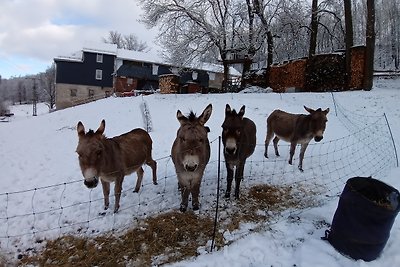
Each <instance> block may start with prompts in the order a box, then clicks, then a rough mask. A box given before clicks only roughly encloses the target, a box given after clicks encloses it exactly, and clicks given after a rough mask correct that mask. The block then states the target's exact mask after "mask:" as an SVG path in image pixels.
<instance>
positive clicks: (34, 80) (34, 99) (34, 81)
mask: <svg viewBox="0 0 400 267" xmlns="http://www.w3.org/2000/svg"><path fill="white" fill-rule="evenodd" d="M32 93H33V100H32V103H33V112H32V116H37V98H38V97H37V90H36V78H34V79H33V92H32Z"/></svg>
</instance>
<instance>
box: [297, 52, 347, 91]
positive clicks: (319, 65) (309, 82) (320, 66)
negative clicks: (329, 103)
mask: <svg viewBox="0 0 400 267" xmlns="http://www.w3.org/2000/svg"><path fill="white" fill-rule="evenodd" d="M345 64H346V61H345V54H344V53H336V54H324V55H315V56H313V57H312V58H309V59H308V61H307V66H306V72H305V84H304V88H303V91H306V92H307V91H311V92H325V91H332V90H338V91H342V90H343V89H344V88H345V82H346V79H345V78H346V71H345V67H346V65H345Z"/></svg>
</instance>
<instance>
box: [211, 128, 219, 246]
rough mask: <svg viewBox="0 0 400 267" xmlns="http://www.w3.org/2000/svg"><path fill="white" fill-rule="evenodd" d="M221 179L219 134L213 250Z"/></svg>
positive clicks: (213, 238)
mask: <svg viewBox="0 0 400 267" xmlns="http://www.w3.org/2000/svg"><path fill="white" fill-rule="evenodd" d="M220 180H221V136H218V173H217V204H216V205H217V206H216V208H215V217H214V230H213V235H212V240H211V248H210V251H211V252H212V251H213V249H214V242H215V235H216V233H217V221H218V207H219V184H220Z"/></svg>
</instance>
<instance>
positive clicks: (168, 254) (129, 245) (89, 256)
mask: <svg viewBox="0 0 400 267" xmlns="http://www.w3.org/2000/svg"><path fill="white" fill-rule="evenodd" d="M298 192H299V190H297V193H296V194H297V196H295V195H294V192H293V189H292V188H291V187H276V186H268V185H258V186H254V187H252V188H250V190H248V192H243V195H242V196H241V199H240V200H239V201H238V204H237V205H235V207H234V208H230V209H231V212H229V217H225V218H220V220H219V224H218V230H219V231H217V235H216V239H215V245H216V246H217V247H221V246H223V245H224V244H225V241H224V238H223V236H222V233H223V232H224V231H226V230H229V231H234V230H235V229H238V228H239V227H240V224H241V223H244V222H252V223H256V224H257V223H262V222H266V221H268V220H269V219H270V216H275V215H276V214H278V213H279V212H281V211H284V210H286V209H289V208H301V207H304V206H307V203H304V201H303V198H302V197H301V196H299V195H298V194H299V193H298ZM300 192H302V190H300ZM304 193H305V191H304ZM260 211H265V212H260ZM267 211H268V212H267ZM274 214H275V215H274ZM213 227H214V220H213V218H212V216H210V217H208V216H204V215H195V214H193V213H191V212H186V213H181V212H168V213H164V214H160V215H158V216H154V217H151V218H148V219H146V220H144V221H143V223H142V225H141V226H140V227H137V228H134V229H131V230H129V231H128V232H126V233H125V234H123V235H120V236H116V235H112V234H108V235H102V236H98V237H93V238H90V237H77V236H72V235H68V236H62V237H59V238H57V239H55V240H51V241H48V242H47V243H46V245H45V247H44V249H43V251H41V252H40V253H38V254H36V255H33V256H32V255H24V256H23V257H22V259H21V260H20V264H22V265H28V264H33V265H39V266H126V265H127V264H129V265H130V266H151V265H154V264H157V265H163V264H166V263H171V262H176V261H181V260H184V259H188V258H190V257H195V256H197V255H198V248H199V247H204V246H206V245H207V241H209V240H211V238H212V234H213Z"/></svg>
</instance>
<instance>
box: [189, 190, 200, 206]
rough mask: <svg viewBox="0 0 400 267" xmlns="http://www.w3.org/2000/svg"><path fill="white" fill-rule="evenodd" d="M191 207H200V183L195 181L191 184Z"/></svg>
mask: <svg viewBox="0 0 400 267" xmlns="http://www.w3.org/2000/svg"><path fill="white" fill-rule="evenodd" d="M191 193H192V207H193V210H199V209H200V202H199V194H200V183H195V184H194V185H192V190H191Z"/></svg>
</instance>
